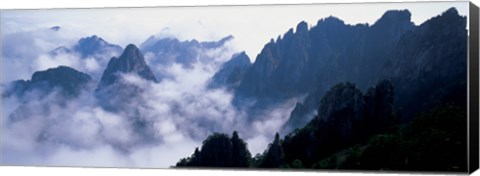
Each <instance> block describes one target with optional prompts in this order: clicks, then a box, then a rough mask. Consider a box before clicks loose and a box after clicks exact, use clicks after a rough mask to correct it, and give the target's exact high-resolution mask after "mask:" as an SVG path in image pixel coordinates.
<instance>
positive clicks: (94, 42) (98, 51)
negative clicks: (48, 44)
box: [50, 35, 122, 58]
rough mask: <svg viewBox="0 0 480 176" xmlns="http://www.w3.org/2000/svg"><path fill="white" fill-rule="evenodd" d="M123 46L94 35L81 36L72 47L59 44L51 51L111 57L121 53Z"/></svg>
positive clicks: (81, 55)
mask: <svg viewBox="0 0 480 176" xmlns="http://www.w3.org/2000/svg"><path fill="white" fill-rule="evenodd" d="M121 52H122V47H120V46H118V45H115V44H111V43H108V42H107V41H105V40H104V39H103V38H101V37H99V36H97V35H92V36H88V37H84V38H81V39H80V40H78V41H77V43H76V44H75V45H74V46H73V47H71V48H68V47H65V46H59V47H57V48H55V49H54V50H52V51H51V52H50V54H51V55H54V56H55V55H59V54H65V53H67V54H70V53H77V54H78V55H79V56H80V57H81V58H88V57H94V58H98V57H107V58H110V57H112V56H114V55H117V54H120V53H121Z"/></svg>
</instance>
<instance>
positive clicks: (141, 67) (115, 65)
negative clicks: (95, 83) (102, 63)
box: [99, 44, 157, 88]
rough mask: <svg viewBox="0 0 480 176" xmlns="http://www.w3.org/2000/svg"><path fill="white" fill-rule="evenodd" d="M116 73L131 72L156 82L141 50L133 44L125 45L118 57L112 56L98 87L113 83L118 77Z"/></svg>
mask: <svg viewBox="0 0 480 176" xmlns="http://www.w3.org/2000/svg"><path fill="white" fill-rule="evenodd" d="M118 73H133V74H137V75H138V76H140V77H141V78H143V79H145V80H148V81H153V82H157V79H156V78H155V75H154V74H153V72H152V71H151V70H150V67H149V66H148V65H147V63H146V62H145V58H144V57H143V54H142V52H141V51H140V49H138V48H137V46H135V45H133V44H129V45H127V47H126V48H125V50H124V51H123V53H122V55H120V57H118V58H116V57H112V59H110V62H109V63H108V66H107V68H106V69H105V71H104V72H103V75H102V78H101V80H100V84H99V88H101V87H105V86H108V85H111V84H113V83H115V82H116V81H117V80H118V79H119V77H118V76H119V75H118Z"/></svg>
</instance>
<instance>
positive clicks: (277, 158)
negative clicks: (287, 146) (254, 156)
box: [258, 133, 285, 168]
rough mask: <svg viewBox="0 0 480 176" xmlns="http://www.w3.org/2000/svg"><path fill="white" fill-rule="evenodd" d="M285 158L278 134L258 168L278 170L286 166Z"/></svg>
mask: <svg viewBox="0 0 480 176" xmlns="http://www.w3.org/2000/svg"><path fill="white" fill-rule="evenodd" d="M283 157H284V156H283V149H282V146H281V141H280V136H279V134H278V133H276V134H275V139H274V140H273V143H271V144H270V145H269V147H268V149H267V150H266V151H265V152H264V154H263V156H262V158H261V159H260V162H259V165H258V167H261V168H278V167H280V166H282V165H284V164H285V162H284V158H283Z"/></svg>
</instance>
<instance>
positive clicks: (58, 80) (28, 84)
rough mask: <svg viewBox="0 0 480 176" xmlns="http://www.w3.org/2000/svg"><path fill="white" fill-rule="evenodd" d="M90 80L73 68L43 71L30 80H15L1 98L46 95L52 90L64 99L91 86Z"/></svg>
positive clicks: (60, 67) (61, 67)
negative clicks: (36, 94)
mask: <svg viewBox="0 0 480 176" xmlns="http://www.w3.org/2000/svg"><path fill="white" fill-rule="evenodd" d="M91 81H92V78H91V77H90V76H89V75H88V74H85V73H82V72H79V71H77V70H75V69H73V68H70V67H66V66H59V67H56V68H50V69H47V70H43V71H37V72H35V73H34V74H33V75H32V78H31V79H30V80H17V81H14V82H12V83H11V84H10V85H9V86H8V87H7V89H6V90H4V92H3V96H9V95H16V96H19V97H23V96H24V95H25V94H27V93H29V92H32V91H36V92H37V93H39V95H41V96H43V95H47V94H49V93H51V92H53V91H54V90H58V91H60V93H61V94H63V95H64V96H65V97H75V96H78V95H79V94H80V93H81V91H82V90H86V89H87V88H89V87H90V85H91Z"/></svg>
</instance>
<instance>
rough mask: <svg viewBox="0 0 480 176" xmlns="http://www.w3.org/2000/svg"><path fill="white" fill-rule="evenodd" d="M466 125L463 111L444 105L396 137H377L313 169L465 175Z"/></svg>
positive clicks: (385, 135) (400, 130) (417, 119)
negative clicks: (454, 173) (461, 173)
mask: <svg viewBox="0 0 480 176" xmlns="http://www.w3.org/2000/svg"><path fill="white" fill-rule="evenodd" d="M465 125H466V115H465V111H464V110H463V109H461V108H458V107H454V106H451V105H444V106H441V107H437V108H434V109H432V110H431V111H430V112H426V113H422V114H420V115H418V116H417V117H416V118H415V119H413V120H412V122H411V123H409V124H406V125H404V126H402V127H400V128H398V131H396V132H395V133H387V134H380V135H376V136H374V137H372V138H370V140H369V142H368V143H367V144H366V145H364V146H356V147H352V148H350V149H348V150H345V151H343V152H338V153H336V154H334V155H332V156H330V157H328V158H327V159H324V160H321V161H319V162H317V163H315V164H314V165H313V168H316V169H367V170H416V171H465V170H466V160H467V158H466V155H465V153H466V136H465V131H464V129H465V128H463V127H464V126H465Z"/></svg>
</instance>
